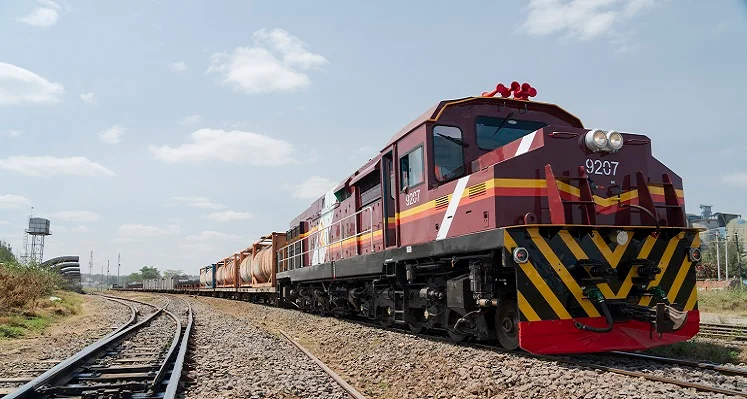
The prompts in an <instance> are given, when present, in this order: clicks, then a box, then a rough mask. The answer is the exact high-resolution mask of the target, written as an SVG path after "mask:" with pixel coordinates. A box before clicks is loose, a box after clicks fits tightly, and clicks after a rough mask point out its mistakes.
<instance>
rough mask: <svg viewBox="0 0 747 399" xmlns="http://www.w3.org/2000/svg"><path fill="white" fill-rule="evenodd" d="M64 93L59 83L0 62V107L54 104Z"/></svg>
mask: <svg viewBox="0 0 747 399" xmlns="http://www.w3.org/2000/svg"><path fill="white" fill-rule="evenodd" d="M64 92H65V88H64V87H63V86H62V85H61V84H60V83H54V82H50V81H48V80H47V79H45V78H43V77H41V76H39V75H37V74H35V73H33V72H31V71H29V70H28V69H23V68H21V67H18V66H15V65H13V64H7V63H4V62H0V105H12V104H23V103H32V104H35V103H54V102H57V101H59V96H60V95H62V94H63V93H64Z"/></svg>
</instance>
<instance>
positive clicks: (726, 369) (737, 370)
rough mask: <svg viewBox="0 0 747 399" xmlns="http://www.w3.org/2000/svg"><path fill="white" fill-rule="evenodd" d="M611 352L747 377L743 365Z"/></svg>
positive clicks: (746, 370) (617, 352)
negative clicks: (736, 365) (726, 364)
mask: <svg viewBox="0 0 747 399" xmlns="http://www.w3.org/2000/svg"><path fill="white" fill-rule="evenodd" d="M609 353H612V354H614V355H618V356H625V357H632V358H637V359H644V360H653V361H656V362H662V363H669V364H676V365H679V366H687V367H694V368H700V369H706V370H713V371H718V372H719V373H724V374H730V375H741V376H745V377H747V369H745V368H742V367H733V366H724V365H722V364H714V363H708V362H696V361H692V360H684V359H675V358H672V357H664V356H654V355H647V354H644V353H635V352H623V351H612V352H609Z"/></svg>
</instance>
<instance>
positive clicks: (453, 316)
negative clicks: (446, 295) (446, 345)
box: [446, 310, 469, 342]
mask: <svg viewBox="0 0 747 399" xmlns="http://www.w3.org/2000/svg"><path fill="white" fill-rule="evenodd" d="M461 317H462V316H461V315H460V314H459V313H457V312H455V311H453V310H450V311H449V324H448V325H447V326H446V333H447V334H448V335H449V338H451V340H452V341H455V342H464V341H466V340H467V338H469V335H467V334H463V333H460V332H457V331H455V330H454V328H453V327H454V325H455V324H456V322H457V320H459V319H460V318H461Z"/></svg>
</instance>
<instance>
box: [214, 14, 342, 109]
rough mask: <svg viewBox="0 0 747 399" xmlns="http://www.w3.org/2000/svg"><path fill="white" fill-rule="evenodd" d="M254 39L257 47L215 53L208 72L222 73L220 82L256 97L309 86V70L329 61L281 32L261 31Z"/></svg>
mask: <svg viewBox="0 0 747 399" xmlns="http://www.w3.org/2000/svg"><path fill="white" fill-rule="evenodd" d="M252 37H253V39H254V47H237V48H236V49H234V50H233V52H232V53H230V54H228V53H226V52H222V53H216V54H213V55H212V57H211V65H210V67H209V68H208V69H207V72H206V73H207V74H210V73H217V74H219V76H220V77H221V81H222V82H223V83H224V84H227V85H230V86H231V87H233V88H234V89H235V90H239V91H242V92H244V93H248V94H257V93H268V92H273V91H288V90H294V89H300V88H304V87H307V86H309V85H310V84H311V79H310V78H309V75H308V74H307V73H306V71H309V70H312V69H318V68H320V67H322V66H323V65H325V64H327V62H328V61H327V59H326V58H324V56H322V55H321V54H315V53H312V52H310V51H308V50H307V49H306V43H304V42H303V41H301V40H300V39H299V38H297V37H295V36H293V35H291V34H290V33H288V32H286V31H284V30H282V29H272V30H267V29H260V30H258V31H256V32H254V35H253V36H252Z"/></svg>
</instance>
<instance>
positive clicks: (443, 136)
mask: <svg viewBox="0 0 747 399" xmlns="http://www.w3.org/2000/svg"><path fill="white" fill-rule="evenodd" d="M465 145H466V144H464V142H463V141H462V131H461V130H460V129H459V128H458V127H454V126H442V125H438V126H434V127H433V157H434V161H433V163H434V166H435V174H436V179H437V180H438V181H441V182H444V181H448V180H451V179H454V178H456V177H459V176H461V175H463V174H464V146H465Z"/></svg>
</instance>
